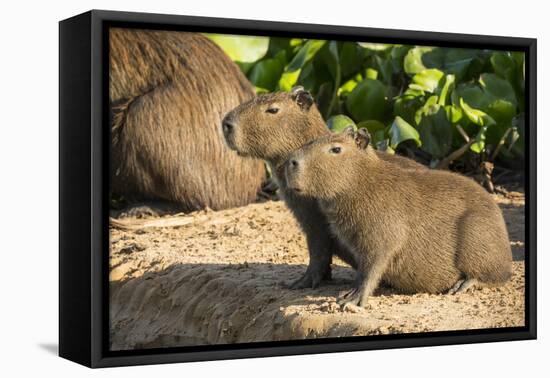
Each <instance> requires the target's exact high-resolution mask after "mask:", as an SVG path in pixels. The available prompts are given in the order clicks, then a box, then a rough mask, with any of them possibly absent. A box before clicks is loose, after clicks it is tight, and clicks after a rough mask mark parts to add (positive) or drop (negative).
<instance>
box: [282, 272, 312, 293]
mask: <svg viewBox="0 0 550 378" xmlns="http://www.w3.org/2000/svg"><path fill="white" fill-rule="evenodd" d="M312 283H313V282H312V279H311V275H309V274H307V273H306V274H304V275H303V276H302V277H300V278H298V279H297V280H296V281H292V282H291V283H290V284H289V285H288V286H287V287H288V288H289V289H290V290H300V289H305V288H310V287H311V286H312Z"/></svg>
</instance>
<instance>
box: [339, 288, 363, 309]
mask: <svg viewBox="0 0 550 378" xmlns="http://www.w3.org/2000/svg"><path fill="white" fill-rule="evenodd" d="M337 303H338V304H339V305H340V306H341V308H342V310H346V307H350V306H351V307H353V306H357V307H364V308H366V307H367V300H366V298H364V296H363V291H362V290H359V289H357V288H354V289H351V290H349V291H347V292H345V293H344V294H343V295H341V296H340V297H339V298H338V300H337Z"/></svg>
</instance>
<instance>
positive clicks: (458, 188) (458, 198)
mask: <svg viewBox="0 0 550 378" xmlns="http://www.w3.org/2000/svg"><path fill="white" fill-rule="evenodd" d="M368 138H369V137H368V134H367V133H364V132H359V133H358V132H353V130H351V129H349V130H346V131H345V132H343V133H341V134H336V135H331V136H326V137H322V138H319V139H317V140H316V141H315V142H313V143H311V144H309V145H307V146H305V147H304V148H302V149H300V150H298V151H296V152H295V153H294V154H293V155H292V156H291V157H290V159H289V162H288V164H287V166H286V175H287V177H286V179H287V185H288V186H289V187H291V188H293V189H294V190H296V191H299V192H300V194H301V195H303V196H308V197H313V198H316V199H318V200H319V203H320V205H321V208H322V210H323V212H324V213H325V214H326V216H327V218H328V220H329V222H330V224H331V228H332V230H333V232H334V233H335V234H336V235H338V238H339V240H342V241H343V242H344V243H345V244H346V245H347V246H348V247H349V249H350V250H351V251H353V254H354V257H355V259H356V260H357V270H358V281H359V282H358V287H357V288H356V289H354V290H352V292H350V293H348V295H347V297H346V298H345V299H344V302H351V303H354V304H359V305H365V304H366V300H367V298H368V296H370V295H372V293H373V291H374V290H375V289H376V288H377V286H378V285H379V283H380V282H381V281H384V282H386V283H388V284H390V285H391V286H393V287H395V288H398V289H401V290H403V291H407V292H428V293H440V292H443V291H448V290H457V289H458V291H460V287H461V285H463V288H467V287H469V286H470V285H471V284H472V283H474V282H476V281H478V282H480V283H482V284H490V285H496V284H501V283H503V282H505V281H506V280H508V279H509V277H510V275H511V262H512V253H511V249H510V244H509V241H508V233H507V230H506V226H505V223H504V219H503V217H502V213H501V211H500V209H499V208H498V206H497V205H496V203H495V202H494V201H493V199H492V198H491V196H490V195H489V194H488V193H487V192H486V191H485V190H483V188H481V187H480V186H479V185H478V184H477V183H475V182H474V181H473V180H471V179H469V178H466V177H464V176H461V175H458V174H455V173H451V172H448V171H441V170H422V171H418V170H416V171H415V170H410V169H403V168H402V167H400V166H399V165H396V164H393V163H392V162H388V161H386V160H384V159H380V156H379V155H378V154H376V153H375V151H374V150H373V148H372V147H370V146H369V145H368ZM338 149H340V150H339V152H338ZM457 282H458V284H457ZM455 284H457V285H455ZM453 287H454V289H453Z"/></svg>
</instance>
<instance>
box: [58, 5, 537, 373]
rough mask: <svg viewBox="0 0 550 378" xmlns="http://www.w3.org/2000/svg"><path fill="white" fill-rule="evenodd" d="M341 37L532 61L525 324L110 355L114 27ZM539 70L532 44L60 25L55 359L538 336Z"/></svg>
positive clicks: (196, 355)
mask: <svg viewBox="0 0 550 378" xmlns="http://www.w3.org/2000/svg"><path fill="white" fill-rule="evenodd" d="M111 26H121V27H134V28H148V29H164V30H182V31H208V32H214V33H231V34H248V35H269V36H294V37H308V38H317V39H335V40H338V39H345V40H356V41H362V40H365V41H369V42H380V43H383V42H391V43H403V44H417V45H429V46H446V47H471V48H487V49H495V50H516V51H523V52H525V54H526V58H525V59H526V60H525V62H526V65H525V85H526V90H525V93H526V98H525V101H526V112H525V115H526V119H525V121H526V138H525V140H526V144H527V145H526V146H525V149H526V159H525V165H526V166H525V174H526V182H525V193H526V206H525V220H526V238H525V249H526V251H528V252H527V253H526V256H525V267H526V275H525V279H526V282H525V289H526V297H525V301H526V302H525V326H524V327H518V328H498V329H483V330H465V331H448V332H430V333H421V334H402V335H381V336H368V337H353V338H341V339H315V340H300V341H298V340H295V341H285V342H265V343H263V342H262V343H253V344H235V345H209V346H196V347H178V348H163V349H146V350H133V351H117V352H115V351H109V348H108V337H109V330H108V320H109V318H108V250H109V244H108V236H109V230H108V215H109V208H108V200H107V198H108V179H109V175H108V172H109V157H108V150H109V149H108V146H109V143H110V135H109V132H110V130H109V127H108V125H109V114H108V108H109V96H108V51H107V49H108V28H109V27H111ZM536 64H537V41H536V39H530V38H515V37H497V36H486V35H468V34H449V33H435V32H421V31H407V30H386V29H374V28H359V27H344V26H329V25H313V24H297V23H284V22H268V21H250V20H236V19H223V18H204V17H190V16H175V15H162V14H145V13H127V12H113V11H102V10H92V11H89V12H86V13H84V14H81V15H78V16H75V17H72V18H69V19H67V20H64V21H61V22H60V24H59V89H60V95H59V127H60V132H59V146H60V147H59V159H60V160H59V172H60V175H59V186H60V192H59V212H60V217H59V219H60V223H59V354H60V356H61V357H64V358H67V359H69V360H72V361H75V362H77V363H80V364H83V365H86V366H89V367H109V366H120V365H139V364H157V363H169V362H186V361H202V360H218V359H233V358H249V357H265V356H279V355H297V354H308V353H328V352H343V351H355V350H370V349H386V348H405V347H418V346H434V345H448V344H459V343H460V344H466V343H480V342H495V341H510V340H526V339H535V338H536V334H537V332H536V329H537V324H536V322H537V318H536Z"/></svg>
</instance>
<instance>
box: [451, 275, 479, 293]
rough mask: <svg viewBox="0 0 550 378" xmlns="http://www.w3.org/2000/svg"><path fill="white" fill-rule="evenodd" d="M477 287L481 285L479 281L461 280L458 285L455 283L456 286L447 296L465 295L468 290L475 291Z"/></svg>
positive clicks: (472, 279) (473, 279) (471, 279)
mask: <svg viewBox="0 0 550 378" xmlns="http://www.w3.org/2000/svg"><path fill="white" fill-rule="evenodd" d="M477 285H479V281H478V280H476V279H475V278H467V279H461V280H458V281H457V283H455V284H454V286H453V287H452V288H450V289H449V291H448V292H447V294H458V293H465V292H467V291H468V290H471V289H473V288H474V287H476V286H477Z"/></svg>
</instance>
